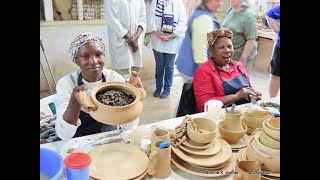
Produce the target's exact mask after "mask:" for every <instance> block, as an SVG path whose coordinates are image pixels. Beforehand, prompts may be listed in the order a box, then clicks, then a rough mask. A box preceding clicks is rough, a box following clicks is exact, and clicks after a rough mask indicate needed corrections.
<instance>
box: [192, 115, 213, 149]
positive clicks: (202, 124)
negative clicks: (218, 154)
mask: <svg viewBox="0 0 320 180" xmlns="http://www.w3.org/2000/svg"><path fill="white" fill-rule="evenodd" d="M193 121H194V123H195V124H196V126H197V128H198V130H200V131H201V132H197V131H195V130H193V129H192V128H191V127H190V125H189V124H188V126H187V134H188V137H189V138H190V139H191V140H192V141H193V142H195V143H199V144H207V143H210V142H212V141H213V140H214V138H215V137H216V136H217V124H216V123H215V122H214V121H212V120H210V119H208V118H193Z"/></svg>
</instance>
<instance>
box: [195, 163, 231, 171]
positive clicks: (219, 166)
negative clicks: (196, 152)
mask: <svg viewBox="0 0 320 180" xmlns="http://www.w3.org/2000/svg"><path fill="white" fill-rule="evenodd" d="M228 164H229V161H226V162H224V163H222V164H219V165H217V166H215V167H202V166H198V165H195V164H190V165H191V166H195V167H197V168H200V169H204V170H219V169H222V168H224V167H225V166H226V165H228Z"/></svg>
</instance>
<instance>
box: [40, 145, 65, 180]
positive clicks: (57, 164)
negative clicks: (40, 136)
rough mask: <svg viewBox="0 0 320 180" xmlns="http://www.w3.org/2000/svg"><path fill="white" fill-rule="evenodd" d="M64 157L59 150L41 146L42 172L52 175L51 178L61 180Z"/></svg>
mask: <svg viewBox="0 0 320 180" xmlns="http://www.w3.org/2000/svg"><path fill="white" fill-rule="evenodd" d="M63 168H64V164H63V158H62V157H61V156H60V154H58V153H57V152H54V151H52V150H50V149H46V148H40V173H44V174H46V175H49V176H50V179H51V180H59V178H60V177H61V175H62V173H63Z"/></svg>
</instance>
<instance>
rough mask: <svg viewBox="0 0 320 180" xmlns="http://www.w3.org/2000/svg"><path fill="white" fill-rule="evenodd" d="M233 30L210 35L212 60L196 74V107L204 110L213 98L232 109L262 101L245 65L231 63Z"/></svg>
mask: <svg viewBox="0 0 320 180" xmlns="http://www.w3.org/2000/svg"><path fill="white" fill-rule="evenodd" d="M232 36H233V34H232V31H231V30H229V29H227V28H222V29H217V30H214V31H212V32H211V33H208V43H209V46H210V52H211V54H212V56H211V58H210V59H209V60H208V61H207V62H206V63H204V64H202V65H201V66H200V67H199V68H198V69H197V71H196V73H195V75H194V79H193V88H194V94H195V98H196V103H197V108H198V110H199V111H200V112H203V111H204V104H205V103H206V102H207V101H208V100H211V99H216V100H219V101H221V102H223V104H224V105H226V106H230V105H232V104H233V103H235V104H236V105H239V104H244V103H249V102H251V100H250V98H255V100H260V99H261V95H262V94H261V93H260V92H257V91H255V90H254V89H253V88H252V86H251V83H250V79H249V76H248V74H247V71H246V70H245V68H244V67H243V65H242V64H241V63H239V62H237V61H235V60H232V59H231V57H232V55H233V52H234V51H233V46H232V41H231V39H232Z"/></svg>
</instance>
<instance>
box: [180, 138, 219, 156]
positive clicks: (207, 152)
mask: <svg viewBox="0 0 320 180" xmlns="http://www.w3.org/2000/svg"><path fill="white" fill-rule="evenodd" d="M179 148H180V149H182V150H183V151H184V152H188V153H190V154H194V155H199V156H213V155H215V154H217V153H218V152H219V151H220V149H221V145H220V142H219V140H217V139H214V140H213V141H212V143H211V146H209V147H208V148H207V149H192V148H190V147H185V146H184V145H181V146H179Z"/></svg>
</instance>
